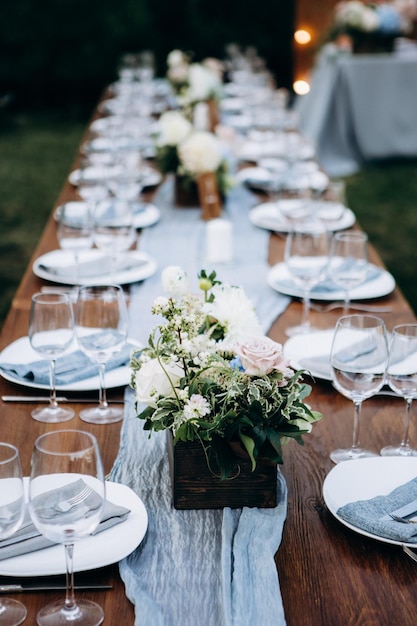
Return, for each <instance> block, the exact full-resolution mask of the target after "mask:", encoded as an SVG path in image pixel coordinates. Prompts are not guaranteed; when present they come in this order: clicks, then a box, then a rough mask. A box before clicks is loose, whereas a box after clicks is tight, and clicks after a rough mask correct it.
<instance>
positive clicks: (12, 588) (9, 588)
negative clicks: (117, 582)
mask: <svg viewBox="0 0 417 626" xmlns="http://www.w3.org/2000/svg"><path fill="white" fill-rule="evenodd" d="M65 588H66V587H65V584H56V585H46V584H45V585H36V586H35V585H30V584H27V585H0V594H1V593H26V592H28V591H62V590H65ZM112 588H113V586H112V585H75V587H74V589H76V590H79V591H82V590H91V591H97V590H101V589H103V590H104V589H112Z"/></svg>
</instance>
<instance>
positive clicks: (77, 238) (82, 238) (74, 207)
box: [57, 202, 93, 285]
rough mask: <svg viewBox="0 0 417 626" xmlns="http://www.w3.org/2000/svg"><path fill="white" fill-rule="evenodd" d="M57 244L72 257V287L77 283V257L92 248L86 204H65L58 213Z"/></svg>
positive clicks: (88, 213) (89, 217)
mask: <svg viewBox="0 0 417 626" xmlns="http://www.w3.org/2000/svg"><path fill="white" fill-rule="evenodd" d="M57 237H58V242H59V245H60V247H61V249H62V250H68V251H69V252H71V253H72V255H73V257H74V277H73V280H74V285H78V281H79V256H80V253H81V252H83V251H86V250H89V249H90V248H92V246H93V237H92V216H91V213H90V210H89V205H88V203H87V204H86V205H83V204H81V203H78V202H67V203H66V204H64V205H63V206H62V207H61V210H60V212H59V223H58V230H57Z"/></svg>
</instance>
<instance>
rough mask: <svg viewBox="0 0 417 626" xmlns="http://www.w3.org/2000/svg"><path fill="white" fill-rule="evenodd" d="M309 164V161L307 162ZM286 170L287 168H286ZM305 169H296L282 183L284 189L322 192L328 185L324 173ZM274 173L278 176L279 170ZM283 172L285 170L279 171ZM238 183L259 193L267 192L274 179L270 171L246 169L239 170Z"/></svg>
mask: <svg viewBox="0 0 417 626" xmlns="http://www.w3.org/2000/svg"><path fill="white" fill-rule="evenodd" d="M307 163H310V161H307V162H306V164H307ZM286 169H287V168H286ZM309 170H310V168H308V167H307V168H306V167H303V166H300V167H297V168H296V169H295V171H294V173H293V174H292V175H291V178H289V179H288V180H287V181H285V179H284V181H283V183H282V184H283V188H284V189H294V190H305V189H314V190H316V191H320V192H322V191H324V190H325V189H326V188H327V185H328V184H329V178H328V176H327V175H326V174H325V173H324V172H320V171H318V170H317V169H314V167H313V168H311V171H309ZM275 171H276V172H277V173H278V175H280V170H279V169H278V167H277V168H275ZM281 172H285V169H283V170H281ZM237 179H238V181H239V182H241V183H243V184H244V185H246V186H247V187H249V188H251V189H255V190H259V191H269V190H270V188H271V184H273V183H274V178H273V176H272V174H271V172H270V171H268V170H267V169H265V168H263V167H260V166H259V167H246V168H244V169H243V170H241V171H240V172H239V174H238V176H237Z"/></svg>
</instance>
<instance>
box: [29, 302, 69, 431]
mask: <svg viewBox="0 0 417 626" xmlns="http://www.w3.org/2000/svg"><path fill="white" fill-rule="evenodd" d="M73 340H74V315H73V310H72V304H71V299H70V296H69V295H68V294H66V293H61V292H56V293H55V292H48V293H35V294H34V295H33V296H32V305H31V309H30V320H29V341H30V345H31V346H32V348H33V349H34V350H35V352H37V353H38V354H40V355H41V356H42V357H43V358H45V359H48V360H49V371H50V398H49V406H47V407H43V408H38V409H35V410H34V411H32V413H31V415H32V417H33V418H34V419H36V420H38V421H39V422H48V423H53V422H66V421H67V420H70V419H71V418H72V417H74V411H73V410H72V409H70V408H67V407H66V408H63V407H61V406H59V405H58V402H57V399H56V386H55V361H56V358H57V357H58V356H60V355H62V354H64V353H65V352H66V351H67V350H68V348H69V347H70V345H71V344H72V342H73Z"/></svg>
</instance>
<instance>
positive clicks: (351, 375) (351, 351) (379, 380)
mask: <svg viewBox="0 0 417 626" xmlns="http://www.w3.org/2000/svg"><path fill="white" fill-rule="evenodd" d="M387 364H388V344H387V332H386V328H385V323H384V322H383V320H381V319H380V318H379V317H374V316H373V315H347V316H345V317H341V318H339V319H338V321H337V324H336V329H335V332H334V335H333V342H332V348H331V354H330V365H331V371H332V379H333V384H334V386H335V388H336V389H337V391H339V392H340V393H341V394H342V395H344V396H346V397H347V398H349V399H350V400H353V403H354V406H355V411H354V422H353V442H352V446H351V448H350V449H337V450H334V451H333V452H331V454H330V458H331V460H332V461H333V462H334V463H339V462H340V461H349V460H351V459H359V458H362V457H369V456H377V455H376V454H375V453H373V452H371V451H370V450H366V449H364V448H361V447H360V445H359V422H360V414H361V407H362V402H363V400H366V399H367V398H370V397H371V396H373V395H374V394H375V393H377V391H379V390H380V389H381V387H382V386H383V384H384V380H385V373H386V369H387Z"/></svg>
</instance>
